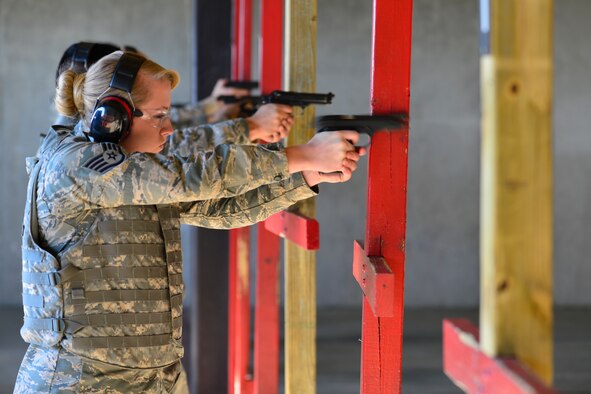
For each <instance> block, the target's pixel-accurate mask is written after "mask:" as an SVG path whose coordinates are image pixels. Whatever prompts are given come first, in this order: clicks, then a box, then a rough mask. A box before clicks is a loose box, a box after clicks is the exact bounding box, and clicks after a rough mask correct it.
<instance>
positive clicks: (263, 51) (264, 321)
mask: <svg viewBox="0 0 591 394" xmlns="http://www.w3.org/2000/svg"><path fill="white" fill-rule="evenodd" d="M260 5H261V6H260V10H261V34H260V42H259V65H260V78H259V83H260V88H261V93H262V94H268V93H270V92H272V91H273V90H278V89H281V72H282V45H283V2H282V1H277V0H261V2H260ZM257 252H258V256H257V273H256V306H255V323H254V326H255V332H254V393H256V394H273V393H277V392H279V254H280V241H279V237H277V236H276V235H274V234H273V233H271V232H269V231H267V229H266V228H265V225H264V223H261V224H259V225H258V242H257Z"/></svg>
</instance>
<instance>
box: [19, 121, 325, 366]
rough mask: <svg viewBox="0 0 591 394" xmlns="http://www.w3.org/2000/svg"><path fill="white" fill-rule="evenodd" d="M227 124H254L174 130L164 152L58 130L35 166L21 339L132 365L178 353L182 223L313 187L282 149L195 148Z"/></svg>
mask: <svg viewBox="0 0 591 394" xmlns="http://www.w3.org/2000/svg"><path fill="white" fill-rule="evenodd" d="M220 127H230V128H234V129H236V130H238V131H240V129H241V128H245V127H246V126H245V123H244V121H240V120H239V121H230V122H226V123H222V124H217V125H213V126H204V127H200V128H199V130H187V131H184V132H182V133H181V132H177V133H176V136H177V138H176V139H172V140H171V145H170V146H169V147H168V149H167V154H166V155H163V154H143V153H132V154H129V153H127V152H125V151H124V150H123V149H122V148H121V147H120V146H119V145H116V144H111V143H92V142H89V141H88V140H87V139H86V138H85V136H84V135H83V134H82V133H80V132H78V133H72V132H71V131H70V130H68V129H63V128H61V129H60V128H57V129H55V130H51V131H50V133H49V134H48V136H47V138H46V139H45V140H44V143H43V146H42V147H41V150H40V151H41V154H40V157H39V158H36V159H31V160H29V163H28V164H29V166H30V169H33V170H34V171H33V174H35V176H32V177H31V179H30V182H29V191H28V201H27V204H26V208H25V220H24V231H23V304H24V310H25V319H24V324H23V328H22V329H21V335H22V336H23V338H24V339H25V341H27V342H29V343H35V344H39V345H42V346H56V345H58V344H59V345H61V346H63V347H64V348H65V349H67V350H68V351H70V352H72V353H74V354H76V355H79V356H82V357H87V358H90V359H93V360H98V361H102V362H106V363H110V364H115V365H120V366H124V367H130V368H151V367H160V366H164V365H169V364H170V363H172V362H175V361H177V360H178V359H179V358H180V357H182V353H183V351H182V345H181V342H180V338H181V328H182V327H181V322H182V293H183V282H182V257H181V247H180V230H179V229H180V223H181V222H183V223H188V224H194V225H200V226H206V227H212V228H230V227H239V226H245V225H249V224H252V223H255V222H257V221H260V220H263V219H265V218H266V217H268V216H269V215H271V214H273V213H275V212H278V211H280V210H283V209H285V208H287V207H288V206H290V205H291V204H293V203H294V202H296V201H298V200H301V199H305V198H308V197H311V196H313V195H315V192H314V191H313V190H311V189H310V188H309V187H308V186H307V185H306V183H305V181H304V179H303V177H302V176H301V174H294V175H291V176H290V175H289V174H288V172H287V163H286V158H285V154H284V153H283V151H282V150H283V148H282V147H281V146H280V145H273V144H271V145H266V146H260V145H249V146H242V145H233V144H222V145H217V146H213V148H212V150H210V151H206V150H204V149H203V148H202V147H197V146H191V145H192V144H191V141H194V139H195V138H196V137H195V136H199V138H203V139H204V140H205V141H215V138H214V135H216V128H220ZM217 134H218V135H221V134H226V135H228V134H231V133H230V132H228V131H225V132H222V131H220V130H217ZM181 137H182V138H181ZM199 138H197V140H199Z"/></svg>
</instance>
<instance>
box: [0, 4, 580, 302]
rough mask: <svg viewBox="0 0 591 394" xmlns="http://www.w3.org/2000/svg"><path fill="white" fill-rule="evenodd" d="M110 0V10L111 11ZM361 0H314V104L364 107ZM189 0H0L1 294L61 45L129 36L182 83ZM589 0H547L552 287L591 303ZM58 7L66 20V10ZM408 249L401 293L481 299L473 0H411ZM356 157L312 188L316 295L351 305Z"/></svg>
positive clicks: (186, 72) (359, 207) (358, 217)
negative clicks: (551, 29) (550, 25)
mask: <svg viewBox="0 0 591 394" xmlns="http://www.w3.org/2000/svg"><path fill="white" fill-rule="evenodd" d="M114 10H116V12H114ZM371 13H372V2H371V1H370V0H319V1H318V42H317V45H318V75H317V90H318V91H319V92H327V91H332V92H333V93H335V94H336V98H335V100H334V104H333V105H332V106H331V107H330V108H319V109H318V114H329V113H367V112H368V110H369V83H370V54H371ZM191 15H192V13H191V1H190V0H168V1H164V0H126V1H124V2H121V1H115V0H101V1H90V0H53V1H51V2H46V1H40V0H36V1H35V0H0V147H1V152H2V154H1V155H0V176H1V180H0V185H1V186H0V206H2V207H3V209H2V213H1V222H0V239H2V240H3V245H4V250H3V252H2V254H1V256H2V257H0V263H1V267H2V271H3V275H1V276H0V303H6V304H18V303H20V291H21V285H20V282H19V280H20V279H19V278H20V274H19V270H20V228H21V221H22V211H23V206H24V201H25V189H26V174H25V170H24V158H25V156H28V155H32V154H33V153H34V152H35V150H36V148H37V145H38V142H39V138H38V136H39V133H40V132H43V131H45V130H46V129H47V127H48V126H49V124H50V122H51V120H52V119H53V117H54V112H53V111H52V110H51V109H50V101H51V98H52V96H53V89H54V82H53V78H54V72H55V67H56V65H57V62H58V60H59V58H60V56H61V53H62V52H63V50H64V49H65V48H66V47H67V46H68V45H69V44H71V43H72V42H75V41H79V40H89V41H107V42H115V43H123V44H130V45H135V46H137V47H138V48H140V49H141V50H143V51H145V52H146V53H147V54H149V55H150V56H151V57H152V58H154V59H155V60H156V61H158V62H160V63H162V64H163V65H165V66H167V67H170V68H175V69H177V70H178V71H179V72H180V73H181V76H182V78H183V81H182V82H181V86H180V87H179V88H178V89H177V90H176V91H175V93H174V96H173V101H188V100H189V98H190V86H191V80H190V79H191V48H192V46H191V36H192V28H191ZM590 18H591V3H590V2H588V1H585V0H561V1H557V2H556V3H555V74H554V75H555V98H554V109H555V113H554V114H555V117H554V125H555V127H554V135H555V142H554V145H555V149H554V151H555V260H554V266H555V301H556V303H557V304H590V303H591V287H590V286H588V285H587V283H588V282H589V279H591V264H589V257H588V245H589V244H590V243H589V234H590V233H591V232H590V231H589V230H588V228H587V223H589V221H590V219H591V209H589V208H588V204H587V201H588V200H589V198H590V197H591V178H590V177H589V176H588V175H589V174H590V173H591V135H589V133H588V131H589V123H590V122H589V113H590V111H589V110H588V107H589V102H591V78H590V77H589V70H590V66H591V47H590V45H589V43H588V37H589V36H591V26H590V25H589V24H588V23H587V21H588V20H589V19H590ZM66 21H67V22H66ZM413 23H414V32H413V57H412V62H413V65H412V86H411V94H412V101H411V111H412V113H411V116H412V126H411V140H410V151H409V160H410V161H409V191H408V226H407V236H408V239H407V261H406V303H407V305H409V306H427V305H435V306H473V305H477V304H478V287H479V284H478V272H479V269H478V232H479V229H478V203H479V191H478V189H479V150H480V145H479V144H480V136H479V112H480V109H479V79H478V64H479V59H478V2H477V1H474V0H415V5H414V22H413ZM366 171H367V166H366V162H365V161H364V162H363V163H362V165H361V168H360V169H359V171H358V173H357V174H356V176H355V178H354V179H353V180H352V181H351V182H349V183H348V184H343V185H323V186H322V192H321V195H320V196H319V198H318V218H319V220H320V223H321V250H320V251H319V253H318V303H319V305H323V306H326V305H359V303H360V300H361V295H360V290H359V288H358V286H357V284H356V283H355V281H354V280H353V278H352V276H351V260H352V241H353V239H363V237H364V226H365V174H366Z"/></svg>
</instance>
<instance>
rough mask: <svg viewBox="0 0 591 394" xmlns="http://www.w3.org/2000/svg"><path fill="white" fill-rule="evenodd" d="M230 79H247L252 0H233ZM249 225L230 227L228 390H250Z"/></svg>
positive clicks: (238, 393) (247, 393)
mask: <svg viewBox="0 0 591 394" xmlns="http://www.w3.org/2000/svg"><path fill="white" fill-rule="evenodd" d="M233 6H234V29H233V43H232V75H231V77H232V79H237V80H248V79H250V68H251V67H250V63H251V37H252V2H251V0H234V2H233ZM249 246H250V227H245V228H240V229H234V230H230V262H229V263H230V267H229V281H230V283H229V303H230V305H229V306H228V313H229V319H228V324H229V327H228V392H229V393H231V394H250V393H251V392H252V376H251V375H250V373H249V361H250V280H249V276H250V269H249Z"/></svg>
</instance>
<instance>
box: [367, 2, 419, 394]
mask: <svg viewBox="0 0 591 394" xmlns="http://www.w3.org/2000/svg"><path fill="white" fill-rule="evenodd" d="M373 18H374V19H373V47H372V80H371V99H370V102H371V113H372V114H375V115H389V114H393V113H406V114H408V112H409V107H410V101H409V92H410V48H411V33H412V0H374V16H373ZM368 160H369V167H368V189H367V190H368V191H367V227H366V236H365V253H366V254H367V255H368V256H381V257H383V258H384V260H385V261H386V262H387V264H388V266H389V267H390V270H391V271H392V272H393V274H394V285H393V289H392V291H391V292H389V293H390V294H389V297H391V300H392V301H391V302H392V305H393V311H392V317H376V316H375V315H374V314H373V312H372V310H371V307H370V304H369V303H368V301H367V299H365V300H364V303H363V328H364V329H363V332H362V350H361V354H362V362H361V368H362V370H361V392H362V393H366V394H367V393H371V394H373V393H384V394H385V393H400V390H401V371H402V329H403V318H404V260H405V243H406V190H407V168H408V129H406V130H399V131H397V132H396V133H377V134H376V135H375V136H374V137H373V140H372V144H371V147H370V151H369V158H368Z"/></svg>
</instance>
